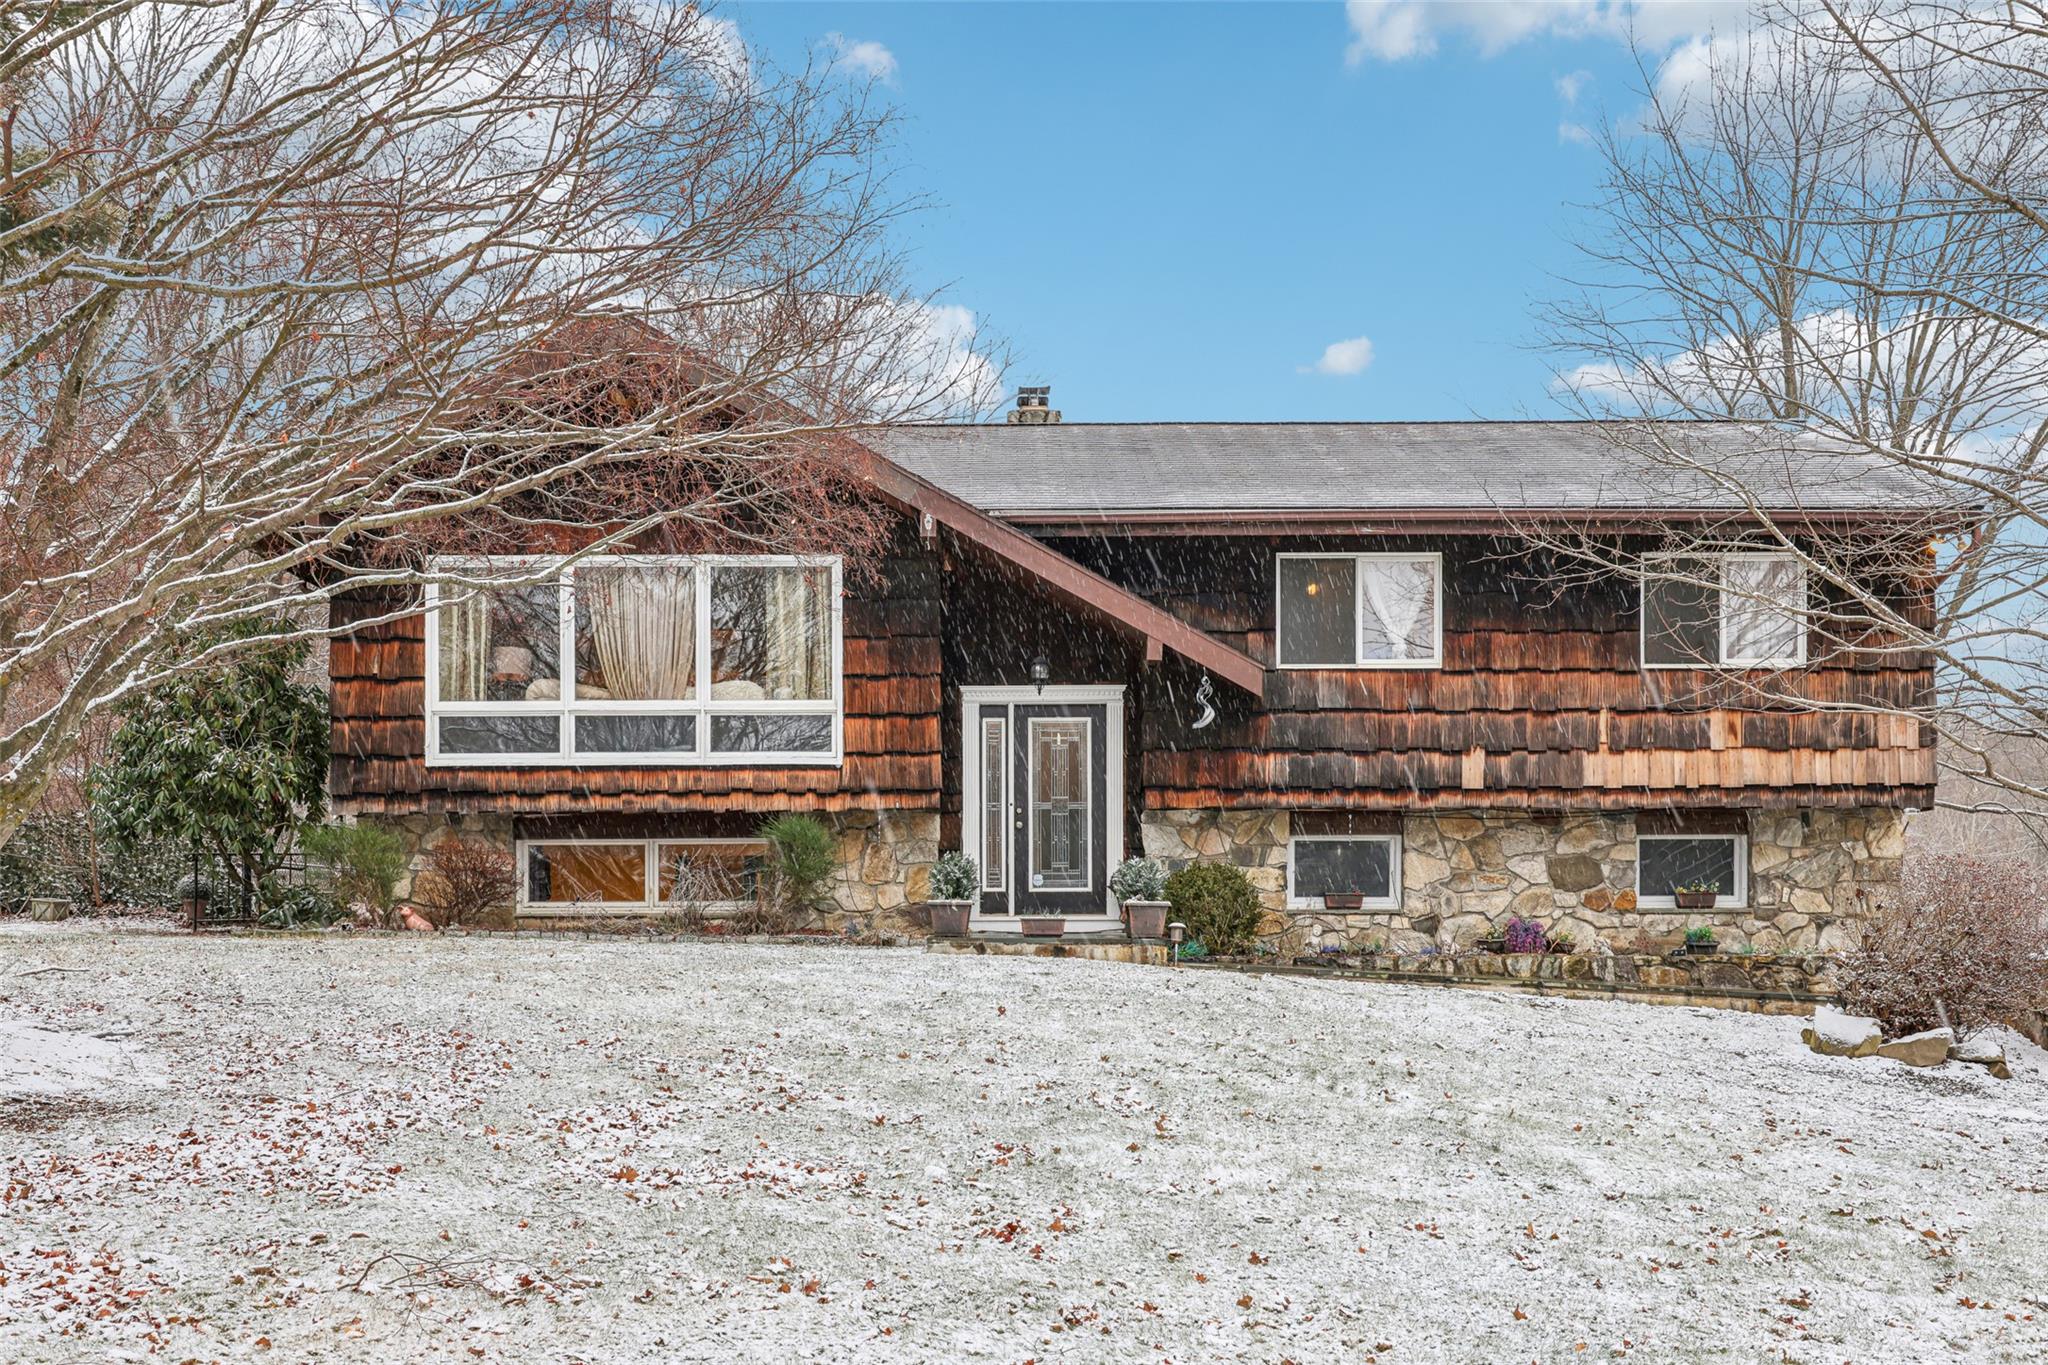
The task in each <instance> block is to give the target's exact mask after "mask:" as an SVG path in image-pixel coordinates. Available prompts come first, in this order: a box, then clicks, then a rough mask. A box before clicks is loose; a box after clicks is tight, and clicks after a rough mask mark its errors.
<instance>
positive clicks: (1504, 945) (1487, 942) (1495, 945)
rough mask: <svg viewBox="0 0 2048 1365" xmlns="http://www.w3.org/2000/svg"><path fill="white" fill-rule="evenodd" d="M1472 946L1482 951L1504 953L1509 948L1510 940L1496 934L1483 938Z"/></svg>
mask: <svg viewBox="0 0 2048 1365" xmlns="http://www.w3.org/2000/svg"><path fill="white" fill-rule="evenodd" d="M1472 946H1473V947H1474V948H1477V949H1478V950H1479V951H1480V952H1482V953H1504V952H1506V951H1507V950H1508V941H1507V939H1506V938H1504V937H1500V936H1495V937H1493V938H1482V939H1480V940H1479V941H1478V942H1477V943H1475V944H1473V945H1472Z"/></svg>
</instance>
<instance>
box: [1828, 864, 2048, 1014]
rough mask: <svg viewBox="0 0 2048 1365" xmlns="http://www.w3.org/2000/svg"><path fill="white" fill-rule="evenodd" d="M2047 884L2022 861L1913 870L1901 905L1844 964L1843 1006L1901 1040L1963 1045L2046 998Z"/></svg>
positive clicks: (1879, 919) (1873, 921)
mask: <svg viewBox="0 0 2048 1365" xmlns="http://www.w3.org/2000/svg"><path fill="white" fill-rule="evenodd" d="M2044 907H2048V877H2044V876H2043V875H2042V874H2041V873H2040V872H2039V871H2037V870H2036V869H2034V868H2033V867H2030V866H2029V865H2027V864H2025V863H2022V862H2019V861H2017V860H2014V861H2007V862H1998V861H1992V860H1988V859H1981V858H1964V857H1957V856H1953V855H1937V856H1933V857H1928V858H1923V859H1920V860H1918V861H1916V862H1914V863H1911V864H1909V865H1908V872H1907V878H1906V882H1905V884H1904V885H1903V886H1901V887H1900V889H1899V900H1898V902H1897V904H1895V905H1890V906H1881V907H1880V908H1879V909H1878V911H1877V913H1876V914H1875V915H1873V916H1871V918H1870V919H1869V920H1867V921H1865V923H1864V926H1863V945H1862V947H1861V948H1859V949H1858V950H1857V951H1855V952H1853V953H1851V954H1849V956H1848V957H1847V958H1846V959H1845V960H1844V961H1843V964H1842V1004H1843V1007H1844V1008H1845V1009H1847V1010H1848V1011H1849V1012H1850V1013H1852V1014H1860V1015H1868V1016H1869V1017H1871V1018H1873V1019H1876V1020H1878V1021H1879V1022H1880V1023H1882V1024H1883V1025H1884V1032H1885V1036H1886V1037H1888V1038H1900V1037H1905V1036H1909V1035H1911V1034H1915V1033H1921V1032H1924V1031H1926V1030H1928V1029H1932V1028H1938V1027H1942V1026H1944V1025H1945V1026H1946V1027H1948V1028H1951V1029H1953V1030H1955V1036H1956V1037H1957V1038H1967V1037H1968V1036H1969V1035H1970V1034H1972V1033H1974V1032H1977V1031H1978V1030H1980V1029H1984V1028H1989V1027H1991V1026H1992V1025H1994V1024H1998V1023H2001V1022H2003V1021H2005V1020H2007V1019H2014V1018H2018V1017H2019V1016H2020V1015H2021V1014H2022V1013H2023V1012H2024V1011H2026V1010H2030V1009H2038V1008H2040V1006H2041V1004H2042V1002H2043V1001H2044V1000H2048V909H2044Z"/></svg>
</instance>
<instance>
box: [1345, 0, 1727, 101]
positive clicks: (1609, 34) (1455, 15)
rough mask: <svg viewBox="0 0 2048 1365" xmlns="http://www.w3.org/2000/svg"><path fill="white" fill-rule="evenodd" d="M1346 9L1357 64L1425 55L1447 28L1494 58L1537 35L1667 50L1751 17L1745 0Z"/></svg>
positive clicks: (1427, 2)
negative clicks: (1632, 41)
mask: <svg viewBox="0 0 2048 1365" xmlns="http://www.w3.org/2000/svg"><path fill="white" fill-rule="evenodd" d="M1344 12H1345V16H1346V18H1347V19H1348V20H1349V21H1350V24H1351V45H1350V46H1349V47H1348V48H1347V49H1345V53H1344V60H1345V61H1346V62H1347V63H1349V64H1350V65H1352V66H1357V65H1358V64H1359V63H1361V62H1363V61H1365V60H1366V59H1367V58H1376V59H1378V60H1380V61H1384V62H1398V61H1405V60H1407V59H1409V58H1411V57H1427V56H1429V55H1431V54H1432V53H1434V52H1435V51H1436V50H1437V42H1438V38H1439V35H1442V34H1447V33H1454V34H1459V35H1461V36H1463V37H1464V38H1466V39H1467V40H1469V41H1470V42H1472V43H1474V44H1475V45H1477V47H1478V48H1479V51H1480V54H1481V55H1482V56H1487V57H1491V56H1494V55H1496V54H1498V53H1500V52H1504V51H1506V50H1507V49H1508V48H1511V47H1513V46H1514V45H1515V44H1517V43H1520V42H1523V41H1525V40H1527V39H1530V38H1537V37H1549V38H1567V39H1584V38H1601V39H1606V40H1609V41H1626V40H1627V39H1629V38H1631V37H1633V38H1634V39H1635V40H1636V41H1638V42H1641V43H1642V44H1644V45H1645V46H1647V47H1653V48H1661V47H1665V46H1668V45H1669V44H1672V43H1675V42H1677V41H1679V40H1680V39H1682V38H1690V37H1696V36H1698V35H1700V34H1703V33H1706V32H1709V31H1711V30H1713V29H1716V28H1722V29H1726V28H1730V27H1742V26H1744V25H1745V23H1746V21H1747V19H1748V5H1747V4H1746V2H1745V0H1347V3H1346V4H1345V6H1344ZM1561 89H1562V87H1561V85H1560V91H1561ZM1567 102H1569V98H1568V100H1567Z"/></svg>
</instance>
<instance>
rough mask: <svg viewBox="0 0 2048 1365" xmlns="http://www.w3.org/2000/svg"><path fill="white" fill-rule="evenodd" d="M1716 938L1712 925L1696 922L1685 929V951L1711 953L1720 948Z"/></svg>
mask: <svg viewBox="0 0 2048 1365" xmlns="http://www.w3.org/2000/svg"><path fill="white" fill-rule="evenodd" d="M1720 946H1721V945H1720V944H1719V943H1718V942H1716V941H1715V939H1714V929H1713V926H1712V925H1707V924H1695V925H1694V926H1693V927H1692V928H1690V929H1688V930H1686V931H1685V951H1686V952H1688V953H1694V954H1698V953H1711V952H1714V951H1716V950H1717V949H1719V948H1720Z"/></svg>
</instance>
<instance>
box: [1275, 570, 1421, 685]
mask: <svg viewBox="0 0 2048 1365" xmlns="http://www.w3.org/2000/svg"><path fill="white" fill-rule="evenodd" d="M1443 569H1444V565H1443V556H1441V555H1433V554H1428V555H1416V554H1370V555H1281V556H1280V557H1279V563H1278V568H1277V579H1278V587H1277V598H1278V600H1277V605H1276V607H1275V611H1274V616H1275V621H1276V624H1277V626H1278V630H1279V647H1278V654H1279V664H1280V667H1282V668H1435V667H1438V666H1439V665H1440V664H1442V662H1443Z"/></svg>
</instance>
